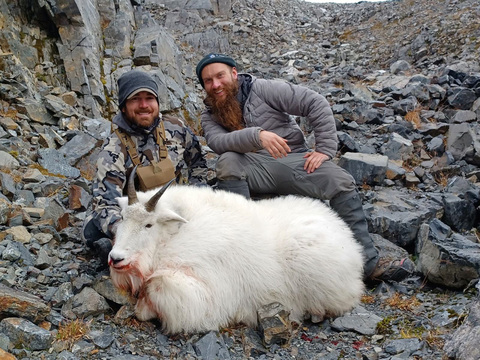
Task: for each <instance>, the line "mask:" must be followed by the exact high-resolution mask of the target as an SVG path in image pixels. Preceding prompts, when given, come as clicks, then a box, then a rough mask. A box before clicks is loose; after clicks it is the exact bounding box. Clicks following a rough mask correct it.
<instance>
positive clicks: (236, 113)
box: [205, 81, 245, 131]
mask: <svg viewBox="0 0 480 360" xmlns="http://www.w3.org/2000/svg"><path fill="white" fill-rule="evenodd" d="M223 90H224V91H225V93H226V96H225V98H224V99H218V98H216V97H215V96H212V95H210V94H208V95H207V98H206V99H205V103H206V104H207V105H209V106H210V107H211V111H212V113H213V115H215V117H216V118H217V121H218V122H219V123H220V125H222V126H223V127H224V128H225V129H227V130H229V131H234V130H241V129H243V128H244V127H245V126H244V125H243V115H242V109H241V107H240V102H239V101H238V100H237V93H238V82H237V81H234V82H233V83H232V84H231V85H228V86H225V87H224V89H223Z"/></svg>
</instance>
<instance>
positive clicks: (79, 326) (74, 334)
mask: <svg viewBox="0 0 480 360" xmlns="http://www.w3.org/2000/svg"><path fill="white" fill-rule="evenodd" d="M89 330H90V322H87V323H85V322H83V321H82V320H79V319H76V320H73V321H68V322H66V323H60V326H59V327H58V332H57V336H56V340H57V341H59V342H60V341H62V342H65V343H66V344H67V345H68V346H69V347H71V346H72V345H73V344H74V343H75V342H76V341H77V340H80V339H81V338H82V337H83V336H84V335H85V334H87V333H88V331H89Z"/></svg>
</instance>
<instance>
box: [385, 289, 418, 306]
mask: <svg viewBox="0 0 480 360" xmlns="http://www.w3.org/2000/svg"><path fill="white" fill-rule="evenodd" d="M385 302H386V303H387V304H388V305H389V306H391V307H393V308H397V309H400V310H404V311H413V310H414V309H416V308H417V307H419V306H420V305H421V303H420V301H419V300H418V299H417V297H416V296H415V295H413V296H412V297H407V296H402V295H401V294H400V293H398V292H396V293H395V294H393V295H392V296H391V297H389V298H388V299H387V300H386V301H385Z"/></svg>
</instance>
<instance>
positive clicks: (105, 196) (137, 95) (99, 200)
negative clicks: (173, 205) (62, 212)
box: [83, 70, 207, 266]
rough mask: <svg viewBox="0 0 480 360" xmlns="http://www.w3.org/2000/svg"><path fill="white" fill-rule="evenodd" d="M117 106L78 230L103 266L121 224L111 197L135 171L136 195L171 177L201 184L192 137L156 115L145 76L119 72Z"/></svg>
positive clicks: (202, 165) (152, 88)
mask: <svg viewBox="0 0 480 360" xmlns="http://www.w3.org/2000/svg"><path fill="white" fill-rule="evenodd" d="M118 104H119V108H120V112H119V113H118V114H117V115H115V117H114V118H113V120H112V134H111V135H110V136H109V137H108V138H107V139H105V142H104V145H103V148H102V150H101V152H100V153H99V156H98V160H97V175H96V178H95V179H94V180H93V205H92V210H91V213H90V214H89V215H88V216H87V218H86V219H85V221H84V227H83V238H84V240H85V242H86V244H87V246H88V247H90V248H91V249H93V250H95V251H96V252H97V253H98V255H99V257H100V259H101V261H102V265H103V266H105V265H106V261H107V257H108V253H109V252H110V250H111V247H112V240H114V237H115V231H116V227H117V225H118V221H119V220H121V214H120V207H119V205H118V203H117V200H116V198H117V197H121V196H123V195H124V194H125V192H124V191H125V190H126V185H127V179H128V176H129V174H130V172H131V171H132V169H133V168H134V167H135V166H137V175H138V176H137V180H136V181H138V184H137V185H138V186H139V187H140V190H148V189H150V188H154V187H158V186H161V185H163V184H164V183H166V182H168V181H169V180H171V179H172V178H174V177H176V181H177V182H181V183H189V184H192V185H204V184H206V180H207V165H206V161H205V159H204V156H203V155H204V154H203V153H202V147H201V145H200V143H199V141H198V138H197V137H196V136H195V135H194V134H193V132H192V131H191V130H190V129H189V128H188V127H187V126H185V125H184V123H183V122H182V121H181V120H180V119H178V118H175V117H172V116H168V115H164V116H162V114H161V113H160V112H159V99H158V85H157V82H156V81H155V79H154V78H153V77H152V76H151V75H149V74H148V73H146V72H144V71H140V70H131V71H128V72H126V73H124V74H123V75H122V76H121V77H120V78H119V79H118ZM141 170H142V171H141ZM142 174H143V175H144V176H143V177H142ZM159 174H161V175H159Z"/></svg>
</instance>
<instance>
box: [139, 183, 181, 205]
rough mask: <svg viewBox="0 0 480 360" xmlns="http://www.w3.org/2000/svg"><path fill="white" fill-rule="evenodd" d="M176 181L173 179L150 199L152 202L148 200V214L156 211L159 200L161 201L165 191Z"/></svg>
mask: <svg viewBox="0 0 480 360" xmlns="http://www.w3.org/2000/svg"><path fill="white" fill-rule="evenodd" d="M174 180H175V178H173V179H172V180H170V181H169V182H168V183H166V184H165V185H163V186H162V188H161V189H160V190H158V191H157V193H156V194H155V195H153V196H152V197H151V198H150V200H148V202H147V203H146V204H145V209H146V210H147V211H148V212H152V211H153V210H155V206H157V202H158V199H160V197H161V196H162V195H163V193H164V192H165V190H167V188H168V187H169V186H170V184H171V183H172V182H173V181H174Z"/></svg>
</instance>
